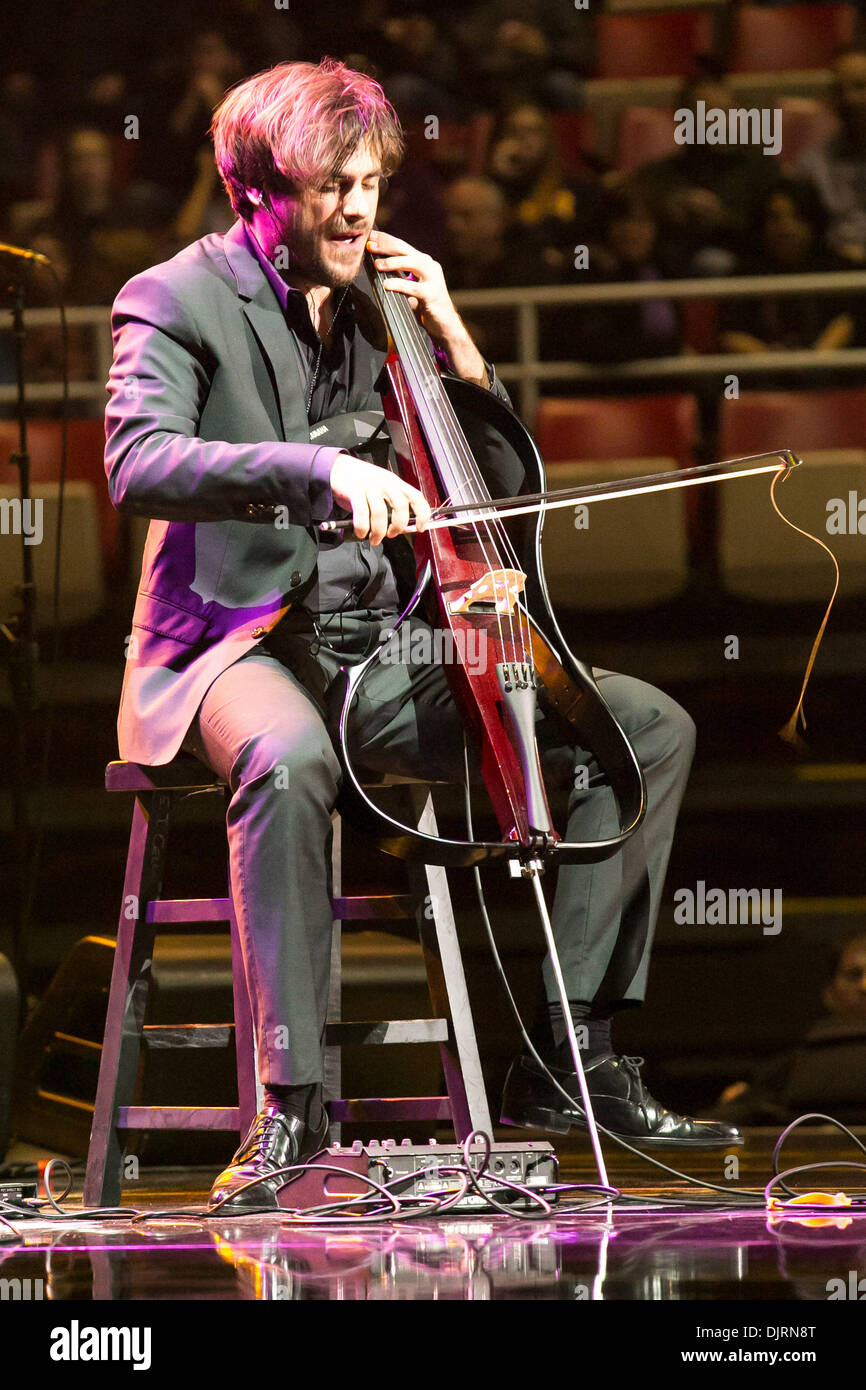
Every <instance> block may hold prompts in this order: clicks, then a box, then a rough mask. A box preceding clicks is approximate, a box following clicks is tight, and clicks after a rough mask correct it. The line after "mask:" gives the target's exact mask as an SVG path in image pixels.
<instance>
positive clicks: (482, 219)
mask: <svg viewBox="0 0 866 1390" xmlns="http://www.w3.org/2000/svg"><path fill="white" fill-rule="evenodd" d="M445 215H446V224H447V227H448V238H449V241H450V242H451V246H452V249H453V250H454V251H455V252H456V254H457V255H458V256H467V257H468V256H471V255H473V254H475V253H476V252H477V251H479V250H481V252H482V253H485V252H489V250H490V248H491V247H498V246H499V243H500V241H501V240H502V233H503V230H504V228H505V209H504V205H503V202H502V196H501V194H500V193H499V191H498V189H497V188H496V187H495V186H493V185H491V186H490V187H488V186H487V185H486V184H484V183H482V182H481V181H480V180H477V179H457V180H455V182H454V183H453V184H452V185H451V187H450V188H449V189H448V192H447V194H446V199H445Z"/></svg>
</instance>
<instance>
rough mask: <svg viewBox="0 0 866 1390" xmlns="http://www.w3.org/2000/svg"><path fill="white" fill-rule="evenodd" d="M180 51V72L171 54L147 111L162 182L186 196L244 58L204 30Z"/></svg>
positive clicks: (226, 40) (217, 33) (224, 36)
mask: <svg viewBox="0 0 866 1390" xmlns="http://www.w3.org/2000/svg"><path fill="white" fill-rule="evenodd" d="M181 51H182V53H183V55H184V57H183V59H182V63H183V66H182V69H181V71H179V72H178V71H176V70H175V67H174V61H173V54H172V55H171V57H170V59H169V61H168V63H167V65H166V66H165V68H164V71H163V72H162V74H161V77H160V79H159V80H157V81H156V82H155V84H154V87H153V90H152V92H151V94H150V106H149V110H148V112H147V126H148V132H149V134H150V133H151V132H153V134H152V139H153V144H152V151H153V157H154V158H155V159H157V160H158V166H159V177H160V179H161V180H162V181H163V182H164V183H166V184H167V185H168V186H169V187H170V188H171V189H172V191H173V192H174V193H175V195H177V194H178V193H180V194H181V195H184V194H187V193H188V192H189V190H190V189H191V188H192V187H193V185H194V183H195V180H196V176H197V174H198V172H199V168H198V155H199V151H200V150H201V149H202V147H203V146H207V145H208V130H209V129H210V123H211V117H212V115H213V111H214V107H216V106H217V105H218V104H219V102H220V101H222V98H223V96H224V95H225V92H226V89H227V88H228V87H231V86H232V85H233V83H235V82H237V81H239V79H240V78H241V77H242V76H243V74H244V61H243V56H242V55H241V54H240V53H239V52H238V50H237V46H236V45H235V44H234V43H233V42H232V39H231V37H230V36H229V35H228V33H225V32H223V31H222V30H220V29H216V28H203V29H200V30H199V31H198V32H195V33H193V34H192V36H191V37H190V38H189V40H188V41H187V43H186V45H185V46H183V47H182V50H181Z"/></svg>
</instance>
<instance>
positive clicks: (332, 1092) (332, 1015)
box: [322, 811, 343, 1144]
mask: <svg viewBox="0 0 866 1390" xmlns="http://www.w3.org/2000/svg"><path fill="white" fill-rule="evenodd" d="M331 827H332V829H331V833H332V836H333V839H332V841H331V897H332V898H339V897H341V896H342V892H343V821H342V818H341V816H340V814H339V812H338V811H335V812H334V814H333V815H332V817H331ZM342 941H343V932H342V923H341V922H340V921H338V920H337V918H334V923H333V926H332V928H331V983H330V990H329V993H328V1022H329V1023H339V1022H340V1021H341V1019H342V1017H343V957H342ZM324 1077H325V1080H324V1085H323V1087H322V1101H323V1103H324V1104H326V1105H327V1103H328V1101H331V1100H339V1099H340V1098H341V1097H342V1094H343V1065H342V1053H341V1050H340V1048H339V1047H326V1048H325V1054H324ZM329 1129H330V1142H331V1143H332V1144H339V1142H340V1133H341V1126H340V1125H339V1124H338V1123H331V1125H330V1127H329Z"/></svg>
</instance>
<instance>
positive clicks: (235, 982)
mask: <svg viewBox="0 0 866 1390" xmlns="http://www.w3.org/2000/svg"><path fill="white" fill-rule="evenodd" d="M231 891H232V890H231V884H230V885H229V902H230V903H231V904H232V907H231V914H232V915H231V922H230V926H231V934H232V996H233V998H234V1012H235V1060H236V1063H237V1073H238V1125H239V1128H240V1137H241V1138H242V1139H243V1137H244V1136H245V1134H246V1133H247V1131H248V1130H249V1127H250V1125H251V1124H252V1122H253V1120H254V1119H255V1117H256V1115H257V1114H258V1112H259V1111H260V1110H261V1108H262V1096H263V1087H262V1083H261V1079H260V1077H259V1069H258V1066H257V1064H256V1044H255V1038H254V1037H253V1016H252V1012H251V1009H250V995H249V989H248V988H247V972H246V970H245V968H244V957H243V952H242V951H241V941H240V932H239V931H238V921H237V917H236V916H235V911H234V904H233V903H232V897H231Z"/></svg>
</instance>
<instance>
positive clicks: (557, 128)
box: [551, 111, 598, 174]
mask: <svg viewBox="0 0 866 1390" xmlns="http://www.w3.org/2000/svg"><path fill="white" fill-rule="evenodd" d="M551 119H552V121H553V129H554V132H555V134H556V148H557V153H558V154H559V159H560V163H561V164H562V167H563V170H564V171H565V172H566V173H567V174H579V173H582V172H584V171H585V170H586V169H587V168H588V167H591V163H592V161H591V158H590V156H592V155H595V154H596V153H597V149H598V129H597V124H596V119H595V116H594V114H593V112H592V111H555V112H554V113H553V115H552V117H551Z"/></svg>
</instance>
